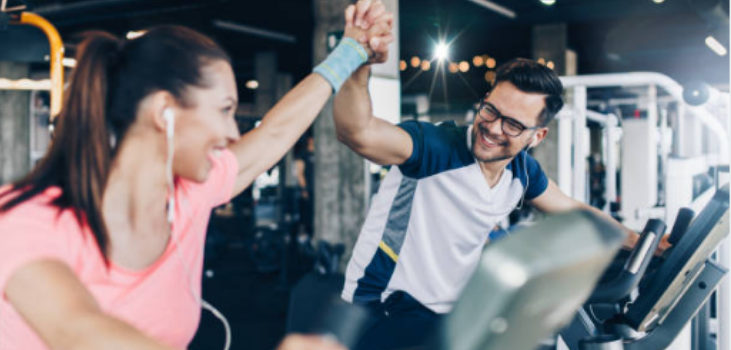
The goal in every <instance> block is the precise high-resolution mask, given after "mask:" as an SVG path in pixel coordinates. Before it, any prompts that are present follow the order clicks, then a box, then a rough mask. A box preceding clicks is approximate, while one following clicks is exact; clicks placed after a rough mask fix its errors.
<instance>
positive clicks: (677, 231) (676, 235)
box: [668, 208, 695, 245]
mask: <svg viewBox="0 0 731 350" xmlns="http://www.w3.org/2000/svg"><path fill="white" fill-rule="evenodd" d="M694 216H695V212H694V211H693V210H691V209H689V208H680V210H679V211H678V217H677V218H676V219H675V224H674V225H673V230H672V232H670V237H668V243H670V244H672V245H675V243H678V242H680V239H681V238H683V234H685V231H687V230H688V227H690V223H691V222H692V221H693V217H694Z"/></svg>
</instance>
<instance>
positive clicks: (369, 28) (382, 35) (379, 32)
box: [344, 0, 394, 64]
mask: <svg viewBox="0 0 731 350" xmlns="http://www.w3.org/2000/svg"><path fill="white" fill-rule="evenodd" d="M392 30H393V14H392V13H390V12H388V11H386V7H385V6H384V5H383V2H381V0H375V1H371V0H360V1H358V3H357V4H355V5H350V6H348V8H346V9H345V34H344V36H345V37H347V38H352V39H354V40H356V41H358V42H359V43H361V45H363V47H364V48H365V49H366V51H368V57H369V59H368V63H371V64H372V63H383V62H386V60H387V59H388V45H389V44H390V43H392V42H393V41H394V37H393V34H392Z"/></svg>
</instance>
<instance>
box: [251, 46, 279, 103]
mask: <svg viewBox="0 0 731 350" xmlns="http://www.w3.org/2000/svg"><path fill="white" fill-rule="evenodd" d="M254 70H255V71H254V77H255V79H256V81H258V82H259V87H258V88H257V89H256V95H255V96H254V113H256V115H257V116H258V117H263V116H264V114H266V112H268V111H269V110H270V109H271V108H272V107H273V106H274V104H275V103H276V101H277V96H276V93H277V54H276V53H275V52H269V51H268V52H257V53H256V54H255V55H254Z"/></svg>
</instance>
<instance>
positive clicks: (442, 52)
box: [434, 42, 449, 61]
mask: <svg viewBox="0 0 731 350" xmlns="http://www.w3.org/2000/svg"><path fill="white" fill-rule="evenodd" d="M434 58H435V59H437V60H439V61H442V60H446V59H448V58H449V45H447V44H446V43H444V42H439V43H438V44H437V46H436V47H435V48H434Z"/></svg>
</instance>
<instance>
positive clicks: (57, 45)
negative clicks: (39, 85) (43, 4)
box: [20, 12, 64, 121]
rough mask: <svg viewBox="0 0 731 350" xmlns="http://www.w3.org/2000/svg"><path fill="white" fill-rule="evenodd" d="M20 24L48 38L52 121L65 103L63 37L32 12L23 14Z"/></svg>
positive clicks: (49, 23)
mask: <svg viewBox="0 0 731 350" xmlns="http://www.w3.org/2000/svg"><path fill="white" fill-rule="evenodd" d="M20 24H27V25H32V26H34V27H37V28H39V29H40V30H42V31H43V33H45V34H46V36H47V37H48V43H49V45H50V48H51V51H50V55H51V121H53V119H54V118H56V116H58V114H59V113H61V104H62V103H63V55H64V47H63V41H62V40H61V35H59V34H58V30H56V27H54V26H53V24H51V22H49V21H47V20H46V19H45V18H43V17H41V16H39V15H37V14H35V13H30V12H23V13H22V14H21V16H20Z"/></svg>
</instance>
